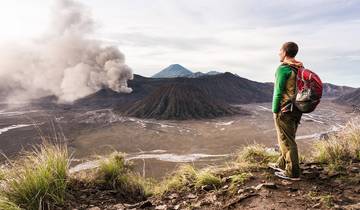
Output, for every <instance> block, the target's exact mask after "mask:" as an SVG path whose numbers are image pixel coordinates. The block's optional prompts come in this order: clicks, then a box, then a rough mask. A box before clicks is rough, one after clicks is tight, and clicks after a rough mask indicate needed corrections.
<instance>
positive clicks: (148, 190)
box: [95, 152, 153, 200]
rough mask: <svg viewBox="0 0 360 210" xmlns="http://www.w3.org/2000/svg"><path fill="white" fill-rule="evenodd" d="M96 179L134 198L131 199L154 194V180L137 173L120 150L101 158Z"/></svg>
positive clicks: (125, 195)
mask: <svg viewBox="0 0 360 210" xmlns="http://www.w3.org/2000/svg"><path fill="white" fill-rule="evenodd" d="M95 181H97V182H100V183H102V184H105V185H106V186H108V187H111V188H112V189H114V190H116V191H118V194H119V195H121V196H123V197H124V198H133V199H130V200H142V199H144V198H146V197H147V196H150V195H151V194H152V188H153V182H152V181H150V180H147V179H144V178H142V177H141V176H139V175H138V174H135V173H134V172H133V171H132V167H131V163H130V162H127V161H125V156H124V154H122V153H119V152H114V153H112V154H111V155H109V156H108V157H106V158H101V159H100V165H99V168H98V169H97V171H96V175H95Z"/></svg>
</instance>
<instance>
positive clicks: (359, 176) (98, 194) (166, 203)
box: [66, 160, 360, 210]
mask: <svg viewBox="0 0 360 210" xmlns="http://www.w3.org/2000/svg"><path fill="white" fill-rule="evenodd" d="M301 168H302V177H301V181H288V180H283V179H279V178H277V177H275V176H274V175H273V171H272V170H271V169H267V168H254V169H252V170H251V176H250V177H249V178H248V179H247V180H246V181H245V182H244V183H241V184H238V185H236V186H235V188H234V187H233V186H232V185H231V181H230V180H231V177H232V176H233V175H236V174H239V173H240V172H239V171H238V170H237V169H227V170H222V171H221V172H219V176H220V177H221V178H222V180H221V185H220V186H218V187H217V188H214V187H212V186H206V185H205V186H202V187H201V188H197V189H196V188H195V187H194V186H191V184H190V185H189V186H186V187H185V188H184V189H183V190H178V191H170V192H167V193H165V194H164V195H162V196H152V197H149V198H148V199H146V200H143V201H140V202H134V200H128V199H129V198H127V197H126V195H125V196H124V195H121V194H119V193H117V192H116V191H114V190H106V189H100V188H99V187H96V188H91V187H90V188H89V187H86V185H84V184H81V183H77V185H72V188H73V189H71V191H70V193H69V195H68V200H69V201H68V202H67V207H66V209H88V210H100V209H109V210H116V209H118V210H120V209H158V210H160V209H259V210H260V209H261V210H263V209H349V210H350V209H360V161H356V160H354V161H353V162H352V163H351V164H350V165H349V166H348V167H347V168H346V170H344V171H343V172H329V170H328V167H327V166H324V165H323V166H322V165H320V164H317V163H305V164H302V165H301ZM135 200H136V199H135Z"/></svg>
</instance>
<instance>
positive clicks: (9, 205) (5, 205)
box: [0, 197, 21, 210]
mask: <svg viewBox="0 0 360 210" xmlns="http://www.w3.org/2000/svg"><path fill="white" fill-rule="evenodd" d="M0 209H2V210H21V208H20V207H19V206H17V205H16V204H15V203H13V202H11V201H9V200H8V199H7V198H5V197H0Z"/></svg>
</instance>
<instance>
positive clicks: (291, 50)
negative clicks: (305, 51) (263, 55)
mask: <svg viewBox="0 0 360 210" xmlns="http://www.w3.org/2000/svg"><path fill="white" fill-rule="evenodd" d="M298 51H299V47H298V45H297V44H296V43H295V42H285V43H284V44H283V45H282V47H281V48H280V52H279V57H280V61H281V62H283V61H284V59H285V58H295V56H296V54H297V53H298Z"/></svg>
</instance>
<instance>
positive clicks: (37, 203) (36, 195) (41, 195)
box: [1, 144, 69, 210]
mask: <svg viewBox="0 0 360 210" xmlns="http://www.w3.org/2000/svg"><path fill="white" fill-rule="evenodd" d="M68 168H69V155H68V151H67V148H66V146H59V145H52V144H43V145H41V146H40V147H39V148H36V149H34V150H33V151H32V152H29V153H26V154H25V155H24V156H23V157H22V159H21V161H18V162H15V163H13V164H12V167H11V168H9V170H7V176H6V177H4V180H3V181H2V182H3V190H2V193H1V194H2V196H3V197H5V198H6V199H5V200H4V201H2V204H4V205H6V204H9V205H10V206H11V205H12V204H16V205H18V206H19V207H21V208H26V209H34V210H38V209H42V208H44V207H45V206H47V207H48V206H52V205H58V204H59V205H62V204H63V203H64V198H65V190H66V188H67V180H66V178H67V172H68Z"/></svg>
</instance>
